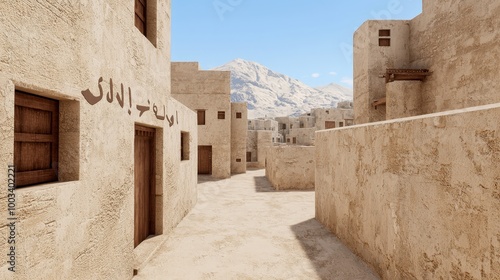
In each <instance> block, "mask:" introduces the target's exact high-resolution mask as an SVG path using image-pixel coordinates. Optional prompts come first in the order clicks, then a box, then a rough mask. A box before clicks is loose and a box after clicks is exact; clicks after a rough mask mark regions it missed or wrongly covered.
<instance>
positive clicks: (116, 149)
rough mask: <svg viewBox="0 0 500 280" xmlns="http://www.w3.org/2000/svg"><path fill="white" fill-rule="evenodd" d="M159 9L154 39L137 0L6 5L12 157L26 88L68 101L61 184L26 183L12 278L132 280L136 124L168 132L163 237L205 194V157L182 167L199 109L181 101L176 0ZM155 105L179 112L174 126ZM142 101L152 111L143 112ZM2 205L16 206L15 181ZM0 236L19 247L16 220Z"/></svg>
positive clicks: (163, 151) (162, 175)
mask: <svg viewBox="0 0 500 280" xmlns="http://www.w3.org/2000/svg"><path fill="white" fill-rule="evenodd" d="M155 9H156V11H157V14H158V18H157V19H156V24H155V25H156V26H157V30H156V32H155V34H154V36H153V37H154V38H149V39H148V38H146V37H145V36H144V35H143V34H141V33H140V32H139V31H138V30H137V28H136V27H135V26H134V20H133V11H134V3H133V1H132V2H127V3H122V2H119V1H102V0H97V1H83V2H81V3H80V2H78V3H76V2H74V1H73V2H71V1H70V2H68V1H51V0H48V1H32V0H26V1H15V2H5V1H4V2H2V3H0V11H2V12H0V30H2V32H0V50H1V51H0V104H1V105H0V123H1V125H0V131H1V134H0V143H1V144H0V162H3V163H5V164H6V165H7V164H12V163H13V161H14V158H13V153H14V150H13V148H14V144H13V143H14V91H15V89H18V90H23V91H26V92H29V93H32V94H36V95H41V96H46V97H49V98H53V99H57V100H60V107H61V111H60V135H59V138H60V145H59V147H60V150H59V153H60V155H59V158H60V162H59V168H60V171H61V172H60V178H59V179H60V181H59V182H54V183H46V184H41V185H36V186H29V187H24V188H19V189H17V190H16V191H15V194H16V212H15V214H16V216H17V219H18V220H17V221H16V230H17V235H16V254H17V259H16V261H17V263H16V272H15V273H12V272H10V271H8V270H7V268H8V266H9V265H8V264H7V263H6V262H3V263H2V264H1V267H0V278H1V279H34V278H37V279H130V278H132V267H133V251H134V124H136V123H139V124H143V125H146V126H150V127H154V128H156V132H157V136H156V198H157V201H158V202H159V203H157V209H156V210H157V213H161V214H162V215H161V216H158V217H157V218H158V220H157V223H156V224H157V229H156V234H166V233H168V232H169V231H170V230H171V228H173V227H174V226H175V225H176V224H177V223H178V222H179V221H180V220H181V219H182V217H184V215H186V213H188V212H189V210H190V209H191V207H192V206H193V205H194V203H195V202H196V174H195V170H196V162H195V161H190V162H185V163H181V164H179V161H180V154H179V152H178V151H179V150H180V139H179V138H180V137H179V135H180V131H181V129H182V130H185V131H187V132H189V133H190V134H191V135H192V136H193V137H195V138H194V140H193V141H192V144H193V145H196V136H197V134H196V133H197V130H196V115H195V114H194V113H193V112H191V111H190V110H188V109H187V108H186V107H184V106H182V105H181V104H179V103H178V102H176V101H174V100H172V99H170V98H169V95H170V67H169V63H170V1H161V2H158V3H157V5H156V7H155ZM152 42H154V44H153V43H152ZM101 77H102V82H99V79H100V78H101ZM110 79H112V82H111V81H110ZM111 83H114V86H115V87H114V91H111V93H110V94H108V92H109V91H110V84H111ZM121 84H123V85H124V91H125V96H126V99H125V102H124V104H123V106H121V105H120V104H119V102H118V97H117V96H118V94H119V92H120V85H121ZM99 86H101V87H102V88H103V94H104V95H106V97H104V96H101V97H103V98H102V99H100V100H99V101H98V102H96V103H95V104H94V105H91V104H90V103H89V102H88V101H87V100H86V98H84V95H83V94H82V92H83V91H85V90H86V89H88V90H89V91H90V92H91V93H93V94H94V95H95V96H99ZM128 88H130V92H131V94H130V96H131V102H130V103H129V102H128V101H129V99H128V96H127V93H128ZM148 100H149V103H148ZM153 104H154V105H156V106H157V108H161V109H162V111H163V106H165V114H166V115H168V116H172V115H173V116H174V119H173V125H172V126H170V125H169V122H168V121H167V120H160V119H158V118H157V117H156V116H155V114H154V113H153V108H152V107H153ZM137 105H145V106H149V110H148V111H145V112H144V113H143V114H142V115H141V116H140V112H139V110H138V109H137V107H136V106H137ZM129 110H130V113H129V112H128V111H129ZM190 156H191V158H196V152H195V150H192V152H191V155H190ZM5 168H6V167H5ZM0 181H1V182H7V172H0ZM0 203H1V204H2V205H7V188H1V190H0ZM3 213H6V211H4V212H3ZM5 215H6V214H2V217H3V220H4V221H6V220H7V219H6V216H5ZM158 221H160V222H158ZM0 236H1V237H0V251H2V252H7V251H8V247H7V246H8V243H7V239H6V238H7V236H8V232H7V227H5V226H2V227H0Z"/></svg>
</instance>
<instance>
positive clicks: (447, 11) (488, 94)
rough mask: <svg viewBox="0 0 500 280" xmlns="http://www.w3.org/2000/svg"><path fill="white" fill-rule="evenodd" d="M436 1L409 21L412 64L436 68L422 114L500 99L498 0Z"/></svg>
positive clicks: (424, 86)
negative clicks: (499, 81)
mask: <svg viewBox="0 0 500 280" xmlns="http://www.w3.org/2000/svg"><path fill="white" fill-rule="evenodd" d="M434 2H435V1H427V0H426V1H424V11H423V13H422V14H421V15H420V16H418V17H416V18H415V19H413V20H412V21H411V37H410V41H409V46H410V53H411V55H410V65H411V66H412V67H415V68H428V69H429V70H430V71H432V75H431V76H429V77H428V79H427V80H426V82H425V83H423V84H422V97H423V100H422V101H423V113H424V114H426V113H434V112H441V111H446V110H453V109H460V108H466V107H472V106H479V105H486V104H491V103H497V102H500V95H499V94H498V92H500V83H498V78H499V75H498V73H500V48H499V47H498V42H499V41H500V30H499V28H498V26H500V17H499V16H498V14H499V13H500V2H499V1H497V0H486V1H481V3H478V2H477V1H473V0H464V1H452V0H445V1H440V2H439V3H434ZM450 93H453V94H450Z"/></svg>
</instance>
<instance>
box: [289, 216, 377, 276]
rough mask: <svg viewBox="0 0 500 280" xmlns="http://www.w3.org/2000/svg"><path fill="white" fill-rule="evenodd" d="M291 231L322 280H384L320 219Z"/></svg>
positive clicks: (296, 226)
mask: <svg viewBox="0 0 500 280" xmlns="http://www.w3.org/2000/svg"><path fill="white" fill-rule="evenodd" d="M290 228H291V229H292V231H293V233H294V234H295V236H296V238H297V240H299V241H300V244H301V246H302V249H303V250H304V252H306V254H307V256H308V257H309V260H310V261H311V263H312V264H313V266H314V268H315V270H316V273H317V275H318V276H319V277H320V278H321V279H325V280H327V279H328V280H330V279H380V277H378V276H377V275H376V274H375V273H374V272H373V270H371V269H370V268H369V267H368V266H367V265H365V264H364V263H363V262H362V261H360V259H359V258H358V257H357V256H356V255H354V254H353V253H352V252H351V251H350V250H349V249H347V247H346V246H345V245H344V244H343V243H342V242H341V241H340V240H339V239H338V238H337V237H336V236H335V235H333V234H332V233H331V232H330V231H329V230H328V229H327V228H325V227H324V226H323V225H322V224H320V223H319V222H318V221H317V220H316V219H310V220H307V221H304V222H302V223H299V224H296V225H293V226H291V227H290ZM367 271H368V272H369V273H368V274H369V275H368V276H367V275H366V274H367ZM370 272H371V273H370Z"/></svg>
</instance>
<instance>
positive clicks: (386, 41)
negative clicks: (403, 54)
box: [378, 29, 391, 47]
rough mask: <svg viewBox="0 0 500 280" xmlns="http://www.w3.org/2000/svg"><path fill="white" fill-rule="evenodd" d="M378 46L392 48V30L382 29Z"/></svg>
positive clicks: (379, 32)
mask: <svg viewBox="0 0 500 280" xmlns="http://www.w3.org/2000/svg"><path fill="white" fill-rule="evenodd" d="M378 36H379V38H378V45H379V46H380V47H390V46H391V38H390V37H391V30H390V29H380V30H379V31H378Z"/></svg>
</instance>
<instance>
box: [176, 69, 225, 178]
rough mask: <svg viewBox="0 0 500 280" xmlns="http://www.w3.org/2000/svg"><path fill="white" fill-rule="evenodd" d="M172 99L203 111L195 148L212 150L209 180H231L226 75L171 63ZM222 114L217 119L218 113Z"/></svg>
mask: <svg viewBox="0 0 500 280" xmlns="http://www.w3.org/2000/svg"><path fill="white" fill-rule="evenodd" d="M171 69H172V97H174V98H175V99H177V100H178V101H180V102H181V103H182V104H184V105H186V106H187V107H189V108H190V109H191V110H194V111H196V110H205V125H198V145H201V146H212V176H213V177H214V178H229V177H230V176H231V163H232V161H231V116H232V112H231V101H230V72H229V71H200V70H198V63H197V62H172V68H171ZM219 111H222V112H225V118H224V119H218V112H219Z"/></svg>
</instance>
